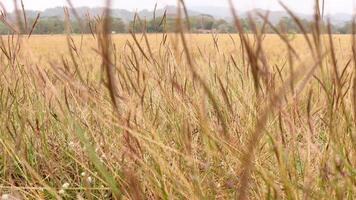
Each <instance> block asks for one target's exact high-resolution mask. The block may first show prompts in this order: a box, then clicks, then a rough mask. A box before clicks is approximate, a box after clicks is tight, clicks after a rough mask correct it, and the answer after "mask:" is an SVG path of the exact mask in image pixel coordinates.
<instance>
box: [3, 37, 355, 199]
mask: <svg viewBox="0 0 356 200" xmlns="http://www.w3.org/2000/svg"><path fill="white" fill-rule="evenodd" d="M164 36H165V35H163V34H152V35H148V36H147V38H145V37H143V36H142V35H141V34H137V35H136V38H137V40H136V41H135V40H134V39H133V37H132V36H131V35H114V36H112V38H111V42H112V44H113V45H110V47H108V48H106V47H107V46H105V45H103V44H104V42H105V41H109V40H108V38H104V40H100V42H98V40H97V38H98V37H99V35H96V36H95V37H96V38H94V37H93V36H91V35H84V36H80V35H74V36H70V37H67V36H65V35H53V36H31V38H29V39H27V38H26V37H25V36H23V37H21V38H20V39H19V40H17V39H18V37H17V36H15V37H14V39H11V37H10V36H9V37H7V36H3V37H2V39H3V43H2V44H0V46H1V48H2V53H0V55H1V56H0V133H1V134H0V194H7V195H10V196H12V197H17V198H25V199H52V198H53V199H55V198H57V199H60V198H64V199H75V198H78V199H80V198H84V199H119V198H124V199H236V198H241V199H245V198H248V199H353V198H356V126H355V125H356V116H355V115H356V107H355V95H356V81H355V72H356V70H355V69H356V67H355V63H354V62H355V61H356V59H355V58H354V55H353V53H352V46H353V45H352V37H351V36H349V35H346V36H341V35H334V36H332V42H333V43H332V44H333V46H331V45H330V38H329V36H328V35H319V36H318V39H320V41H321V42H320V43H317V42H316V39H315V38H314V39H313V36H312V35H308V36H307V37H308V38H309V39H310V46H309V44H308V43H307V42H306V39H305V37H304V36H303V35H294V36H292V35H288V36H285V38H286V41H283V40H282V39H281V37H280V36H279V35H265V36H262V37H261V40H259V37H255V36H253V35H249V36H245V39H246V40H248V41H247V42H246V44H244V45H242V44H241V38H240V36H239V35H238V34H236V35H216V36H213V35H193V34H185V35H184V38H185V39H186V44H187V46H186V48H185V46H184V45H183V44H184V43H183V42H184V40H182V36H181V35H179V34H177V35H175V34H170V35H167V40H164ZM103 41H104V42H103ZM109 42H110V41H109ZM287 44H288V45H289V47H288V45H287ZM249 48H250V49H251V51H249ZM16 49H19V50H16ZM105 49H106V50H110V52H109V53H108V54H109V55H108V57H107V58H105V55H106V54H105ZM71 55H72V56H71ZM333 58H334V59H333ZM106 59H108V60H106ZM106 61H107V62H106ZM108 72H109V73H108Z"/></svg>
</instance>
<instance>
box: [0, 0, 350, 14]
mask: <svg viewBox="0 0 356 200" xmlns="http://www.w3.org/2000/svg"><path fill="white" fill-rule="evenodd" d="M23 1H24V4H25V8H26V9H32V10H44V9H46V8H52V7H56V6H65V5H67V3H66V0H23ZM282 1H283V2H284V3H286V4H287V5H288V6H289V7H290V8H292V9H293V10H294V11H296V12H299V13H311V12H312V9H313V4H314V0H282ZM0 2H1V3H2V4H4V5H5V7H6V8H7V9H8V10H12V9H13V0H0ZM18 2H20V0H18ZM72 2H73V4H74V6H76V7H78V6H89V7H95V6H102V5H104V2H105V0H72ZM112 2H113V5H114V7H115V8H123V9H127V10H136V9H139V10H140V9H153V7H154V5H155V3H158V6H159V7H163V6H165V5H176V3H177V0H112ZM185 2H186V4H187V5H188V7H194V6H218V7H227V6H228V3H227V2H228V0H185ZM233 2H234V3H235V6H236V8H237V9H238V10H248V9H251V8H263V9H271V10H281V8H280V6H279V4H278V0H233ZM355 3H356V0H325V4H326V5H325V7H326V12H328V13H349V14H352V13H354V10H355V9H354V8H355V5H356V4H355Z"/></svg>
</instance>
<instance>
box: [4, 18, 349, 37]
mask: <svg viewBox="0 0 356 200" xmlns="http://www.w3.org/2000/svg"><path fill="white" fill-rule="evenodd" d="M34 22H35V19H28V24H29V25H28V26H29V28H31V26H32V24H34ZM254 22H255V23H256V26H258V27H262V26H263V22H262V21H261V20H260V19H259V20H254ZM184 23H185V24H186V25H187V24H188V23H187V21H184ZM300 23H301V24H302V25H303V27H304V30H305V31H306V32H308V33H309V32H311V28H310V27H311V24H312V22H310V21H308V20H304V19H301V20H300ZM97 24H98V19H95V20H94V19H90V20H83V21H82V23H79V22H78V21H76V20H72V21H71V22H70V24H68V23H66V22H65V21H64V20H63V19H61V18H59V17H47V18H41V19H40V20H38V22H37V24H36V26H35V27H34V29H33V34H63V33H66V30H68V28H69V30H70V32H71V33H77V34H80V33H84V34H90V33H92V32H95V29H96V26H97ZM111 24H112V25H111V31H112V32H113V33H128V32H130V31H133V32H143V31H145V32H148V33H155V32H158V33H159V32H175V31H177V26H176V24H177V20H176V18H175V17H174V16H171V17H167V16H165V17H157V18H155V19H150V20H147V21H146V20H140V19H136V20H134V21H131V22H129V23H125V22H124V21H123V20H121V19H120V18H111ZM241 24H242V26H243V28H244V30H245V32H246V33H249V32H252V31H251V25H250V23H249V20H247V19H241ZM189 25H190V31H191V32H196V33H211V32H216V33H235V32H237V31H236V28H235V26H234V24H233V23H232V22H229V21H226V20H224V19H215V18H214V17H212V16H210V15H200V16H195V17H190V18H189ZM272 26H273V27H272ZM276 30H277V31H279V32H282V33H291V34H297V33H301V30H300V27H299V26H298V25H297V24H296V23H295V21H293V19H291V18H288V17H283V18H281V20H280V21H279V22H278V23H277V24H274V25H272V24H267V25H265V26H264V31H265V33H275V31H276ZM332 31H333V33H339V34H350V33H352V22H348V23H346V24H344V25H343V26H340V27H336V26H332ZM11 32H12V30H11V29H10V28H9V27H8V26H7V25H6V24H5V23H3V22H0V34H2V35H4V34H9V33H11Z"/></svg>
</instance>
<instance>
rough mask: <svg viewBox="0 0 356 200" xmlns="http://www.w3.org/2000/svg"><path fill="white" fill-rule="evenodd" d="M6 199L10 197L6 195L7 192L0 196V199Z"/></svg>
mask: <svg viewBox="0 0 356 200" xmlns="http://www.w3.org/2000/svg"><path fill="white" fill-rule="evenodd" d="M8 199H10V195H8V194H3V195H2V196H1V200H8Z"/></svg>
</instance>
